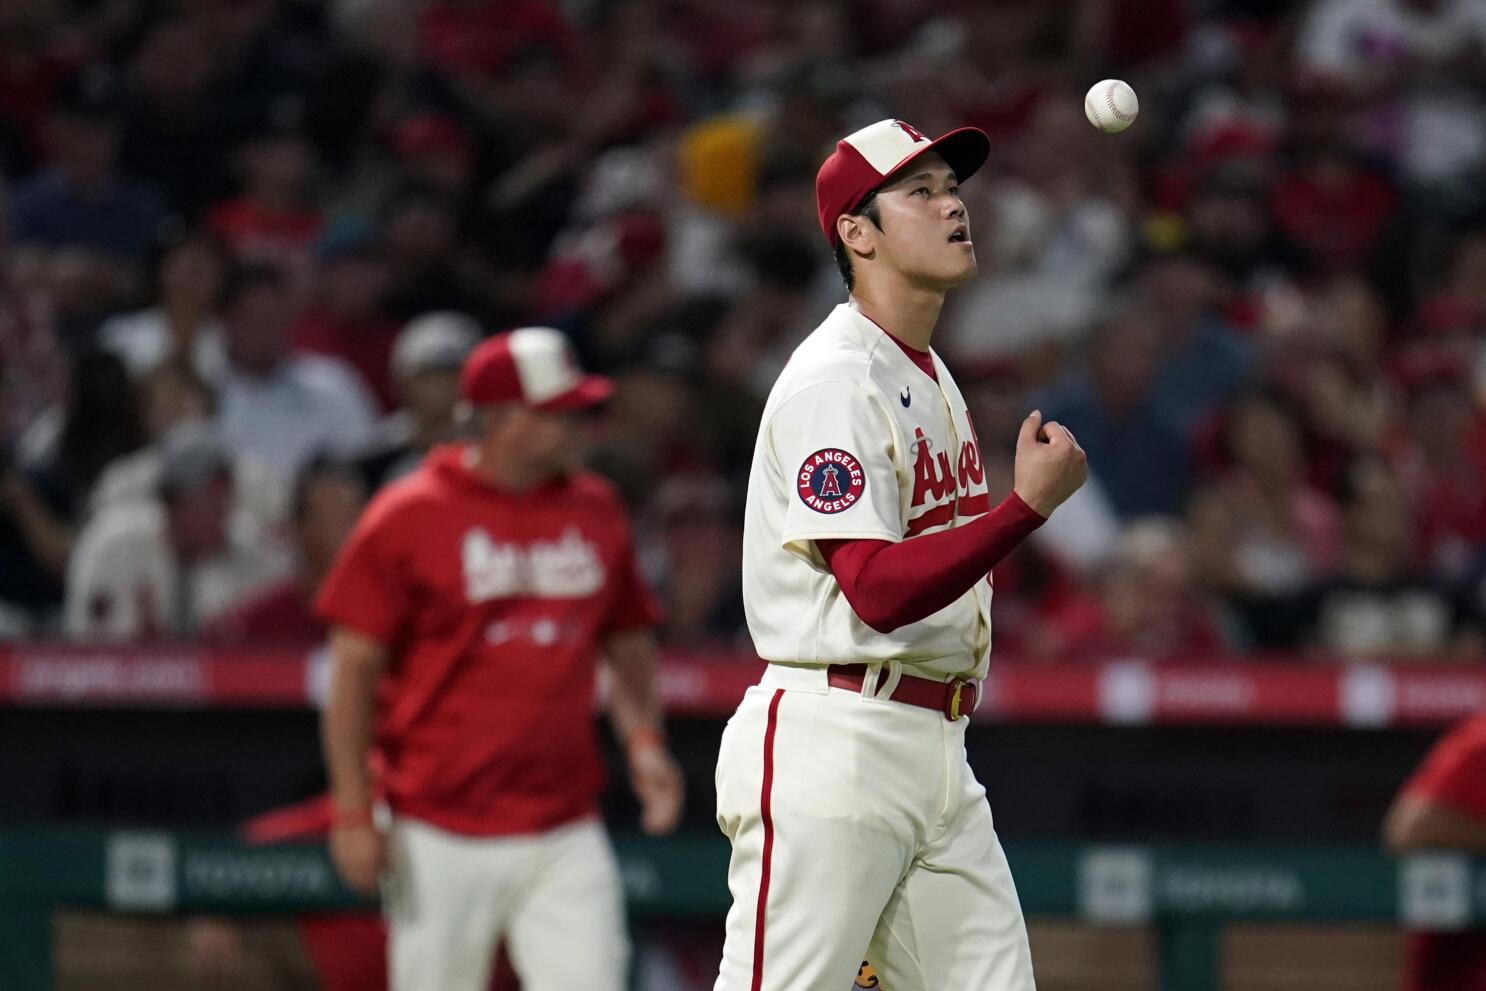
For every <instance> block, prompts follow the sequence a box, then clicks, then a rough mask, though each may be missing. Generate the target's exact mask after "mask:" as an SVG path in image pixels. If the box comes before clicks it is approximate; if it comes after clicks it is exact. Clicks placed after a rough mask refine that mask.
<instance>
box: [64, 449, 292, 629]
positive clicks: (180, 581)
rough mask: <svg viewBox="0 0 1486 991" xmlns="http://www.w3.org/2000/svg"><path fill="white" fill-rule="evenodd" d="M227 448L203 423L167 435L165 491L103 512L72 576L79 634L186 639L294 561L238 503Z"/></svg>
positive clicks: (70, 606) (72, 621)
mask: <svg viewBox="0 0 1486 991" xmlns="http://www.w3.org/2000/svg"><path fill="white" fill-rule="evenodd" d="M233 503H234V500H233V497H232V461H231V455H230V453H229V452H228V451H227V449H226V448H225V447H224V446H222V445H221V444H220V443H219V442H217V441H216V440H215V439H214V438H212V436H211V434H210V432H209V431H208V430H207V429H205V428H203V427H200V426H194V425H188V426H186V427H183V428H182V429H180V430H178V431H177V432H175V433H173V434H172V435H171V436H170V437H169V438H167V439H166V442H165V445H164V456H163V459H162V463H161V469H160V476H159V487H158V498H157V499H154V500H150V501H147V502H122V503H117V504H114V505H111V506H108V507H107V508H105V509H104V510H103V511H102V512H100V513H99V514H98V515H97V516H96V517H95V518H94V519H93V520H92V522H90V523H89V524H88V526H87V527H86V528H85V529H84V530H83V532H82V534H81V536H79V538H78V542H77V549H76V551H75V552H74V553H73V557H72V563H71V566H70V568H69V571H68V576H67V602H66V617H65V623H66V632H67V634H68V635H69V636H70V637H72V638H74V639H78V640H88V641H122V640H149V639H156V638H166V639H185V638H189V637H192V636H194V635H196V634H197V633H198V632H199V631H200V630H201V628H202V627H203V626H204V625H205V624H206V623H208V622H210V621H211V620H212V619H214V618H216V617H217V616H219V615H221V614H222V613H224V612H226V611H227V610H228V609H230V608H232V607H233V606H234V605H236V604H237V603H238V602H239V601H240V600H241V599H242V598H243V597H244V596H245V595H246V594H248V593H249V592H251V591H253V590H254V589H256V588H259V587H261V586H262V585H264V584H266V583H267V582H269V581H272V580H273V579H275V578H277V577H278V576H279V575H282V574H283V573H284V572H285V571H286V570H287V568H288V566H289V560H288V556H287V555H286V554H285V553H284V552H283V551H282V549H281V548H279V547H277V546H275V545H274V544H273V543H272V542H270V541H268V540H266V539H265V537H264V535H263V534H262V533H261V532H260V531H259V530H258V529H257V528H256V527H254V526H253V525H252V523H251V521H250V519H249V518H248V517H247V516H246V515H245V514H242V513H239V512H237V511H236V510H235V506H234V504H233Z"/></svg>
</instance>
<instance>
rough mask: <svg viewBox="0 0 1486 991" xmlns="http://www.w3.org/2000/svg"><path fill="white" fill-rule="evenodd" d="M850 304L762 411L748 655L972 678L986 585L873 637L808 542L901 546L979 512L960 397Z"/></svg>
mask: <svg viewBox="0 0 1486 991" xmlns="http://www.w3.org/2000/svg"><path fill="white" fill-rule="evenodd" d="M933 362H934V368H935V371H936V373H937V375H938V381H937V382H936V381H935V380H934V379H933V378H931V377H929V376H928V375H927V374H926V373H925V372H924V371H923V369H921V368H920V367H919V366H918V365H916V364H915V363H914V362H913V361H912V360H911V359H910V358H909V357H908V356H907V355H906V354H904V353H903V350H902V348H900V347H899V346H898V344H897V343H896V342H894V341H893V340H892V339H891V338H890V337H888V336H887V334H886V333H884V332H883V331H882V330H881V329H880V328H879V327H878V326H877V325H876V324H874V323H873V322H872V321H871V320H869V319H868V318H867V317H865V316H863V315H862V314H861V313H860V312H858V311H857V310H856V309H855V308H854V307H853V306H852V305H851V304H849V303H843V304H841V305H840V306H837V307H836V308H835V309H834V310H833V311H832V312H831V314H830V316H828V317H827V318H826V320H825V321H824V322H823V323H822V324H821V325H820V326H819V327H818V328H817V329H816V330H815V331H814V332H813V333H812V334H811V335H810V336H809V337H807V338H806V339H805V340H804V342H802V343H801V344H800V346H799V348H797V349H796V350H795V352H794V354H793V355H792V356H791V357H790V360H789V363H788V364H787V365H786V366H785V368H784V371H783V372H782V373H781V374H780V376H779V379H778V381H776V382H775V383H774V389H773V391H772V392H771V393H770V394H769V400H768V403H767V404H766V405H765V407H764V415H763V422H762V423H761V424H760V427H759V432H758V440H757V442H756V444H755V446H754V452H753V466H752V469H751V471H750V473H749V478H748V505H747V509H746V511H745V515H744V524H743V605H744V609H745V611H746V613H747V617H748V629H749V632H750V633H751V634H752V636H753V643H754V647H755V648H756V649H757V651H758V653H759V656H760V657H762V658H764V659H766V660H769V661H773V662H777V663H781V664H792V665H804V666H820V665H826V664H856V663H862V662H867V663H871V662H876V661H885V660H897V661H899V662H901V663H902V664H904V665H905V667H906V668H908V669H909V670H910V671H913V672H914V673H918V674H921V675H923V676H926V677H934V678H939V679H943V678H945V677H947V676H950V675H961V676H964V675H974V676H976V677H983V676H984V675H985V672H986V667H987V663H988V658H989V655H990V647H991V583H990V579H989V577H987V578H986V579H984V580H982V581H979V582H977V583H976V584H975V586H974V587H973V588H971V589H970V590H969V591H967V592H965V594H964V595H962V596H960V597H959V598H958V599H956V600H955V601H954V602H952V603H950V604H949V605H948V606H945V607H944V608H943V609H941V610H939V611H938V612H936V613H934V614H933V615H931V616H929V617H927V618H925V619H923V620H921V621H920V622H917V623H912V624H909V625H907V626H903V627H900V628H899V629H897V630H894V631H893V632H891V633H878V632H877V631H875V630H873V629H872V628H871V627H869V626H867V624H865V623H863V622H862V621H861V619H859V618H858V617H857V615H856V613H855V612H854V611H853V610H852V608H851V605H850V604H849V603H848V602H847V601H846V598H845V596H844V595H843V594H842V592H841V588H840V586H839V585H837V583H836V579H835V577H834V576H832V574H831V572H830V569H829V568H827V566H826V564H825V561H824V559H823V558H822V557H821V555H820V551H819V550H818V548H817V547H816V544H815V542H816V541H817V540H827V539H837V540H841V539H855V538H868V539H874V540H887V541H893V542H896V541H900V540H903V539H905V538H908V537H913V536H916V535H918V534H923V533H933V532H935V531H938V530H943V529H946V528H949V527H954V526H957V525H959V524H961V523H963V522H965V521H966V520H968V519H971V518H973V517H975V516H979V515H981V514H982V513H985V512H987V511H988V510H989V509H990V497H989V494H988V492H987V490H986V482H985V469H984V465H983V463H982V461H981V457H980V448H979V445H978V443H977V441H976V438H975V430H974V428H973V427H972V426H971V424H970V416H969V412H968V411H967V410H966V408H965V400H964V397H963V396H961V395H960V390H959V388H958V387H957V386H956V385H955V382H954V379H953V377H951V375H950V374H949V369H947V368H946V367H945V366H944V363H943V362H942V361H940V360H939V357H938V356H937V355H935V356H933Z"/></svg>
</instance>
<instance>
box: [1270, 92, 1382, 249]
mask: <svg viewBox="0 0 1486 991" xmlns="http://www.w3.org/2000/svg"><path fill="white" fill-rule="evenodd" d="M1348 109H1349V107H1348V105H1347V102H1346V101H1345V100H1344V99H1343V98H1342V97H1341V94H1340V93H1339V92H1338V91H1336V89H1335V88H1332V87H1328V86H1327V85H1326V83H1325V81H1324V77H1317V76H1302V77H1300V78H1299V79H1298V80H1296V81H1295V82H1294V83H1293V84H1292V87H1291V102H1290V113H1291V118H1290V140H1291V144H1292V148H1291V153H1292V155H1293V156H1294V164H1293V165H1292V166H1291V167H1290V168H1289V169H1288V170H1287V171H1286V172H1285V174H1284V175H1282V176H1281V177H1280V178H1279V181H1278V182H1277V183H1276V184H1275V187H1274V191H1273V194H1272V196H1271V204H1272V209H1273V211H1274V218H1275V222H1276V223H1277V224H1278V226H1279V229H1280V230H1281V231H1283V232H1284V233H1285V235H1286V236H1287V237H1288V238H1289V239H1290V242H1291V244H1292V245H1293V246H1294V247H1295V248H1296V249H1298V251H1299V252H1300V255H1301V257H1302V260H1303V262H1304V264H1305V265H1306V267H1307V268H1309V269H1310V270H1311V271H1312V272H1318V273H1326V274H1330V273H1336V272H1347V271H1356V270H1358V269H1359V268H1361V267H1362V266H1363V265H1365V264H1366V263H1367V262H1368V261H1370V260H1371V257H1372V253H1373V250H1374V248H1375V247H1376V246H1377V243H1378V239H1379V237H1380V236H1381V235H1382V233H1383V228H1384V225H1385V224H1386V223H1387V222H1388V220H1389V218H1390V217H1391V216H1392V213H1393V207H1394V203H1395V201H1396V199H1397V197H1396V194H1395V193H1394V190H1393V186H1392V183H1390V182H1389V181H1388V180H1387V178H1385V177H1384V176H1383V174H1382V173H1381V172H1379V171H1378V170H1376V169H1372V168H1369V167H1367V166H1366V165H1365V164H1364V162H1363V161H1362V160H1361V157H1360V155H1359V153H1358V152H1357V150H1356V149H1355V148H1354V147H1353V145H1354V138H1353V135H1354V133H1355V131H1354V128H1353V127H1352V126H1351V117H1350V116H1349V115H1348V114H1347V110H1348Z"/></svg>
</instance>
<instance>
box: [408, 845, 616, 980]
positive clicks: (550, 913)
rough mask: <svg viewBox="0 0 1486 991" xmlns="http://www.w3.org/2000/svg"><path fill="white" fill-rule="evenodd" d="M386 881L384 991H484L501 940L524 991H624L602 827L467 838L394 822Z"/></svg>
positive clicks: (610, 861)
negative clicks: (578, 990) (386, 980)
mask: <svg viewBox="0 0 1486 991" xmlns="http://www.w3.org/2000/svg"><path fill="white" fill-rule="evenodd" d="M388 859H389V871H388V876H387V878H386V883H385V884H384V895H383V911H384V912H385V913H386V916H387V953H388V977H389V983H390V987H391V991H486V988H487V987H489V984H490V968H491V963H492V958H493V956H494V952H495V945H496V942H497V940H499V939H500V938H501V937H505V940H506V946H507V949H508V950H509V952H510V955H511V964H512V966H513V967H515V969H516V974H517V976H518V977H520V978H521V987H522V988H523V991H573V989H575V988H583V989H584V991H590V989H595V991H622V989H623V988H624V987H625V986H626V984H627V975H626V968H627V966H628V963H629V941H628V937H627V936H626V933H625V923H624V902H623V890H622V887H621V884H620V879H619V866H618V863H617V861H616V860H615V857H614V850H613V848H612V847H611V846H610V845H609V838H608V836H607V835H605V833H604V828H603V826H602V825H600V824H599V823H597V822H593V821H588V822H579V823H574V824H572V825H569V826H563V827H560V828H558V829H554V830H552V831H550V832H547V833H542V834H538V835H534V836H513V837H505V836H502V837H472V836H463V835H460V834H457V833H450V832H447V831H445V830H442V829H438V828H437V827H434V826H431V825H429V824H428V823H426V822H421V821H419V820H417V819H409V818H407V817H404V816H399V817H394V819H393V821H392V827H391V830H390V832H389V836H388Z"/></svg>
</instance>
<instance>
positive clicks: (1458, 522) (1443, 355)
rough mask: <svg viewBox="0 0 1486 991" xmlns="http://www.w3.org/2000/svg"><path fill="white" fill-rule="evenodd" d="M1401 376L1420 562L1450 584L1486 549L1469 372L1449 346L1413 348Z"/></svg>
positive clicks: (1404, 463)
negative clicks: (1403, 389) (1406, 400)
mask: <svg viewBox="0 0 1486 991" xmlns="http://www.w3.org/2000/svg"><path fill="white" fill-rule="evenodd" d="M1399 377H1400V379H1401V380H1402V384H1403V385H1404V387H1405V389H1406V390H1407V391H1408V411H1407V415H1406V416H1404V417H1403V418H1402V419H1403V422H1404V424H1406V426H1407V430H1408V438H1409V442H1410V443H1409V446H1408V448H1407V449H1406V451H1405V452H1404V455H1403V457H1402V458H1401V459H1400V463H1399V465H1398V468H1399V471H1400V474H1401V476H1402V478H1403V481H1404V484H1405V486H1406V487H1407V489H1408V492H1409V497H1410V498H1409V501H1410V503H1411V508H1412V509H1413V516H1414V519H1415V520H1417V522H1418V531H1417V540H1418V544H1417V557H1416V561H1417V564H1418V566H1419V567H1420V568H1421V570H1422V572H1423V573H1425V574H1428V575H1430V576H1432V577H1433V578H1435V579H1436V580H1438V581H1440V582H1442V583H1445V584H1454V583H1456V582H1458V581H1460V580H1461V579H1462V578H1464V577H1465V575H1466V573H1467V572H1468V571H1469V570H1470V568H1471V567H1472V565H1473V564H1474V563H1475V561H1476V559H1477V558H1478V557H1479V556H1480V555H1481V553H1482V551H1483V550H1486V460H1483V457H1482V455H1483V448H1482V439H1483V437H1482V422H1481V417H1480V414H1479V413H1478V412H1477V411H1476V409H1475V407H1474V405H1473V404H1472V401H1471V393H1470V388H1471V382H1470V370H1469V369H1467V368H1465V367H1463V365H1462V364H1461V362H1460V361H1459V360H1458V356H1457V355H1456V354H1454V352H1453V351H1451V350H1449V349H1445V350H1440V349H1432V348H1410V349H1407V350H1406V351H1405V353H1404V354H1403V355H1402V356H1401V358H1400V362H1399Z"/></svg>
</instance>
